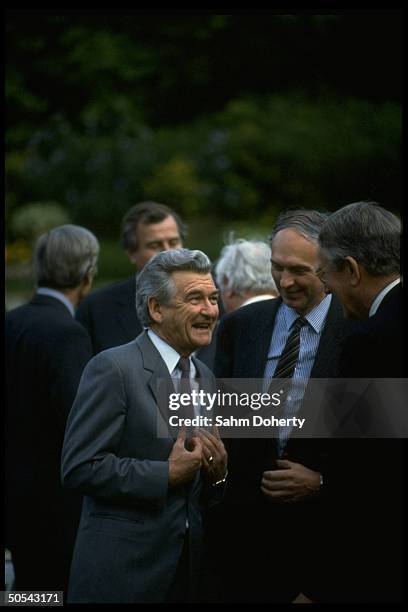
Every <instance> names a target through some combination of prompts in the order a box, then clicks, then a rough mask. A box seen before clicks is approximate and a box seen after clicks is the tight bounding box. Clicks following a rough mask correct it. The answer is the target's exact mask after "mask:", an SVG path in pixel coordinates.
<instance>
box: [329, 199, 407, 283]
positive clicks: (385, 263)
mask: <svg viewBox="0 0 408 612" xmlns="http://www.w3.org/2000/svg"><path fill="white" fill-rule="evenodd" d="M319 244H320V246H321V247H322V249H323V251H324V253H325V255H326V256H327V258H328V259H329V260H330V261H331V263H332V264H333V265H334V266H335V267H336V268H337V269H340V268H341V266H342V265H343V262H344V260H345V259H346V257H347V256H350V257H353V258H354V259H355V260H356V261H357V262H358V263H359V264H361V265H362V266H364V268H365V269H366V270H367V272H368V273H369V274H371V275H372V276H388V275H390V274H393V273H397V274H399V273H400V244H401V221H400V220H399V219H398V217H396V216H395V215H394V214H393V213H392V212H390V211H389V210H386V209H385V208H383V207H382V206H380V205H379V204H378V203H377V202H371V201H368V200H367V201H362V202H353V203H352V204H348V205H347V206H343V208H340V209H339V210H337V211H336V212H334V213H333V214H331V215H330V217H329V218H328V220H327V221H326V223H325V224H324V226H323V229H322V231H321V232H320V235H319Z"/></svg>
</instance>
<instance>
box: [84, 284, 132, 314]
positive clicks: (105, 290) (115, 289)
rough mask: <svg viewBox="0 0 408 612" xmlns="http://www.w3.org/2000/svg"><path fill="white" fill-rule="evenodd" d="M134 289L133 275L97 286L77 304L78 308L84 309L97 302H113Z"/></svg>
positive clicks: (97, 303)
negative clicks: (109, 283) (103, 285)
mask: <svg viewBox="0 0 408 612" xmlns="http://www.w3.org/2000/svg"><path fill="white" fill-rule="evenodd" d="M134 289H135V277H134V276H131V277H130V278H127V279H126V280H124V281H119V282H117V283H112V284H111V285H107V286H106V287H99V288H98V289H95V290H94V291H92V293H90V295H88V296H87V297H86V298H85V299H84V300H83V301H82V302H81V303H80V305H79V307H78V310H79V311H80V310H83V309H86V308H87V307H93V306H96V305H99V304H105V303H109V302H114V301H116V300H117V299H118V298H121V297H122V296H123V297H125V298H126V297H127V296H129V295H130V294H132V292H133V291H134Z"/></svg>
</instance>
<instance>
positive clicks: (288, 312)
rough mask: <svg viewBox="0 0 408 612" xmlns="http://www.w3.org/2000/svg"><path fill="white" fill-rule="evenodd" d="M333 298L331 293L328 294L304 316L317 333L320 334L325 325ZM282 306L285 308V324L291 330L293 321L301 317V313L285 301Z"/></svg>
mask: <svg viewBox="0 0 408 612" xmlns="http://www.w3.org/2000/svg"><path fill="white" fill-rule="evenodd" d="M331 300H332V296H331V294H328V295H326V296H325V297H324V298H323V299H322V301H321V302H320V303H319V304H318V305H317V306H315V307H314V308H313V310H311V311H310V312H308V313H307V314H306V315H304V317H303V318H304V319H306V320H307V322H308V323H309V325H310V326H311V327H312V329H313V330H314V331H315V332H316V333H317V334H319V333H320V332H321V330H322V328H323V325H324V323H325V321H326V317H327V313H328V311H329V308H330V304H331ZM281 308H282V309H283V319H284V321H285V324H286V329H287V330H288V331H289V329H290V328H291V327H292V325H293V323H294V322H295V321H296V319H297V318H298V317H299V313H298V312H296V310H295V309H294V308H291V307H290V306H287V305H286V304H285V303H283V302H282V306H281Z"/></svg>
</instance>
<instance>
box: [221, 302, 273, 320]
mask: <svg viewBox="0 0 408 612" xmlns="http://www.w3.org/2000/svg"><path fill="white" fill-rule="evenodd" d="M279 301H280V300H279V298H272V299H271V300H264V301H262V302H255V303H254V304H248V306H241V308H238V309H237V310H234V311H233V312H230V313H228V314H226V315H224V316H223V317H222V318H221V320H220V322H221V323H222V325H223V326H230V325H231V326H233V327H234V326H235V325H239V326H241V325H248V324H251V323H253V322H255V323H257V324H258V323H259V321H262V320H263V319H265V318H269V317H271V315H272V314H273V312H274V311H275V309H276V308H277V307H278V303H279Z"/></svg>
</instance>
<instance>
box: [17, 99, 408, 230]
mask: <svg viewBox="0 0 408 612" xmlns="http://www.w3.org/2000/svg"><path fill="white" fill-rule="evenodd" d="M125 110H126V109H125ZM108 125H109V129H107V127H106V125H105V124H104V123H103V121H102V120H101V119H100V118H99V119H98V121H96V120H94V119H92V117H85V118H83V119H82V120H81V122H79V123H77V124H75V125H74V124H71V123H69V122H68V121H67V120H66V119H64V117H62V116H61V115H59V116H58V115H56V116H53V117H52V118H51V119H50V122H49V125H48V128H47V129H43V130H39V131H37V132H35V133H34V134H33V135H32V137H31V139H30V140H29V141H28V142H27V146H26V147H25V149H24V150H21V149H20V150H10V151H9V152H8V153H7V155H6V176H7V184H8V192H7V206H8V214H9V216H11V214H13V215H14V214H16V213H17V211H19V210H20V208H22V207H23V206H25V205H26V202H27V201H33V200H38V201H45V200H54V201H57V202H60V203H61V204H62V205H63V206H64V208H65V209H66V210H67V211H68V212H69V215H70V216H71V218H72V220H73V222H74V223H79V224H81V225H85V226H86V227H89V228H90V229H91V230H93V231H95V233H96V234H97V235H98V237H106V238H111V239H116V238H117V236H118V234H119V227H120V221H121V218H122V216H123V214H124V212H125V211H126V210H127V209H128V208H129V207H130V206H131V205H132V204H134V203H136V202H138V201H140V200H143V199H156V200H158V201H162V202H164V203H166V204H168V205H170V206H172V207H174V208H175V209H176V210H177V211H178V212H179V213H181V214H182V215H183V216H184V217H185V218H186V219H187V220H191V219H194V218H197V219H198V220H199V221H200V222H201V221H203V220H205V219H207V218H215V217H217V218H220V219H221V220H222V221H225V222H227V223H228V222H232V221H234V222H236V221H240V220H242V221H255V220H256V222H257V223H260V224H261V225H262V224H263V223H270V222H271V220H273V218H274V217H275V216H276V214H277V212H278V211H280V210H281V209H283V208H287V207H300V206H302V207H313V208H324V209H327V210H334V209H336V208H338V207H339V206H341V205H343V204H346V203H348V202H351V201H355V200H358V199H364V198H373V199H377V200H378V201H380V202H382V203H383V204H384V205H385V206H386V207H388V208H391V209H396V210H398V207H399V206H400V203H401V193H400V191H401V189H400V184H401V167H400V159H399V157H400V143H401V108H400V106H399V105H398V104H396V103H392V102H383V103H374V102H367V101H364V100H359V99H353V98H338V97H335V96H326V97H321V98H312V97H310V96H306V95H303V94H302V93H299V92H298V93H293V92H292V93H287V94H280V95H268V96H260V97H256V98H255V97H251V98H249V97H248V98H239V99H236V100H233V101H231V102H230V103H229V104H228V105H227V106H226V107H225V109H224V110H223V111H222V112H218V113H214V114H212V115H208V116H202V117H200V118H198V119H196V120H195V121H193V122H191V123H188V124H182V125H178V126H175V127H166V128H161V129H157V130H153V129H151V128H150V127H148V126H147V125H146V124H144V123H143V122H142V121H141V120H140V119H135V118H132V117H129V116H127V114H126V112H125V111H123V112H122V114H121V112H120V109H119V110H118V112H117V115H116V116H115V122H114V123H113V124H112V123H109V122H108ZM21 214H22V216H24V214H23V213H21ZM9 231H14V230H13V229H12V228H11V227H8V228H7V229H6V232H9Z"/></svg>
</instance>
